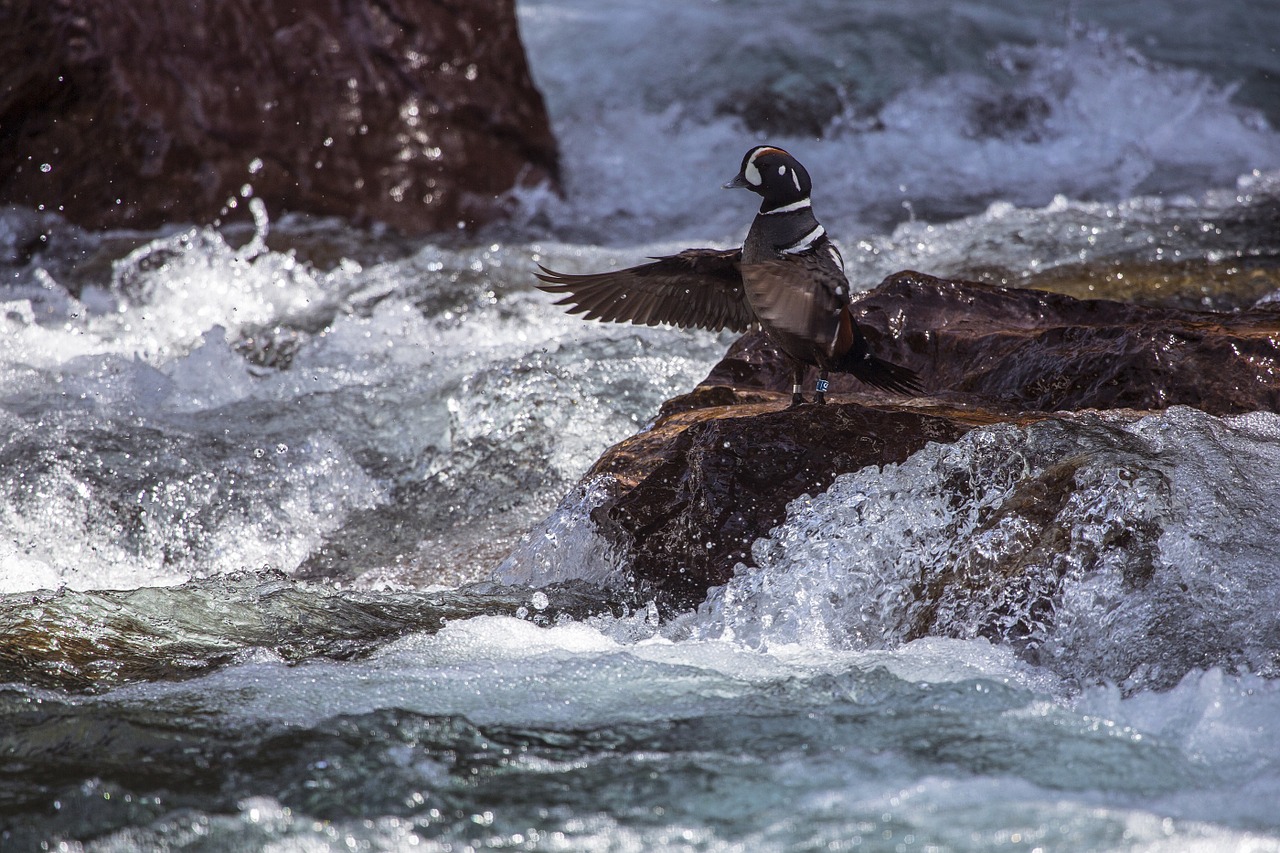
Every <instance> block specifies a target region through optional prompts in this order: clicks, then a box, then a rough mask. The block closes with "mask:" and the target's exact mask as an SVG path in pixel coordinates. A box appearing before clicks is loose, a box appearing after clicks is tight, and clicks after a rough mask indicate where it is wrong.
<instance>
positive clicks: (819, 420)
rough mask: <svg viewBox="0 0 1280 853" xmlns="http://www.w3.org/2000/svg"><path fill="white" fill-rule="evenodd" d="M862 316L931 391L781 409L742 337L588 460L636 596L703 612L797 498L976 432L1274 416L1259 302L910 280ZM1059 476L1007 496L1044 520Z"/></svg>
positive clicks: (1267, 327)
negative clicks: (1122, 417) (1142, 298)
mask: <svg viewBox="0 0 1280 853" xmlns="http://www.w3.org/2000/svg"><path fill="white" fill-rule="evenodd" d="M858 316H859V321H860V322H861V323H863V325H864V328H865V329H866V332H867V335H868V337H869V338H871V339H872V342H873V348H874V350H875V351H876V352H877V353H878V354H880V355H882V356H883V357H885V358H888V359H889V360H891V361H894V362H897V363H899V364H905V365H907V366H909V367H911V368H912V369H914V370H916V371H917V372H918V373H919V374H920V376H921V378H922V381H923V384H924V388H925V395H924V396H922V397H921V398H917V399H906V398H900V397H892V396H889V395H884V394H880V393H878V392H870V391H868V390H866V389H865V388H863V387H860V385H859V383H858V381H857V380H856V379H854V378H853V377H850V376H833V377H832V396H833V397H834V403H833V404H829V405H827V406H823V407H819V406H812V405H808V406H804V407H800V408H797V409H786V408H785V406H786V404H787V402H788V400H789V396H790V394H789V391H790V377H789V373H788V370H787V367H786V365H785V364H784V362H783V360H782V359H781V358H780V357H779V356H778V354H777V352H776V351H775V349H774V348H773V347H772V346H771V345H770V344H769V342H768V341H767V340H766V339H765V338H764V337H763V336H762V335H759V334H754V333H753V334H748V335H745V336H743V337H742V338H741V339H739V340H738V341H737V342H736V343H735V344H734V345H733V346H732V347H731V349H730V350H729V352H728V353H727V354H726V355H725V358H724V359H723V360H722V361H721V362H720V363H719V364H717V365H716V366H715V367H714V368H713V369H712V371H711V373H710V375H709V376H708V378H707V379H706V381H705V382H704V383H703V384H702V385H701V386H699V387H698V388H697V389H696V390H695V391H693V392H692V393H690V394H686V395H683V396H681V397H677V398H675V399H673V400H670V401H668V402H667V404H666V405H664V407H663V409H662V412H661V413H660V415H659V417H658V419H657V421H656V422H655V424H654V425H653V427H652V428H651V429H649V430H647V431H645V432H642V433H640V434H638V435H636V436H633V437H632V438H630V439H627V440H626V441H623V442H621V443H620V444H618V445H617V446H615V447H614V448H612V449H610V450H609V451H608V452H607V453H606V454H605V455H604V456H603V457H602V458H601V459H600V460H599V461H598V462H597V463H596V465H595V466H594V467H593V469H592V470H591V472H589V474H588V475H587V477H588V479H596V478H599V477H601V476H602V475H604V476H607V477H609V478H611V482H612V484H613V485H612V489H611V494H610V496H609V497H608V498H607V499H606V500H605V501H604V502H603V503H602V504H601V505H599V506H598V507H596V508H595V509H594V510H593V512H592V519H593V521H594V522H595V524H596V526H597V528H598V530H599V531H600V533H601V534H602V535H603V536H604V538H605V539H606V540H607V541H608V542H609V543H610V545H611V546H612V547H615V548H617V549H618V550H620V551H622V552H624V553H626V554H627V555H628V558H629V561H630V562H629V566H630V568H629V571H630V574H631V578H632V580H633V581H634V583H635V586H636V591H637V593H639V595H640V596H642V597H656V598H657V600H659V601H660V602H661V603H664V604H667V605H671V606H674V607H677V608H683V607H689V606H694V605H696V604H697V603H698V602H700V601H701V600H702V599H703V598H704V597H705V594H706V592H707V589H708V588H709V587H712V586H716V585H719V584H723V583H724V582H726V581H727V580H728V578H730V577H731V576H732V574H733V572H734V567H735V566H736V565H737V564H739V563H742V564H745V565H747V566H750V565H752V555H751V545H752V543H753V542H754V541H755V540H756V539H758V538H759V537H762V536H765V535H766V534H768V532H769V530H770V529H771V528H773V527H774V526H775V525H777V524H778V523H779V522H781V521H782V520H783V519H784V518H785V515H786V506H787V504H788V503H789V502H790V501H793V500H795V499H796V498H799V497H800V496H802V495H805V494H817V493H818V492H820V491H822V490H824V489H826V488H827V487H828V486H829V485H830V484H831V482H832V481H833V480H834V479H835V478H836V477H837V476H839V475H841V474H844V473H848V472H852V471H856V470H859V469H861V468H864V467H867V466H871V465H878V466H882V465H885V464H888V463H897V462H901V461H903V460H904V459H906V458H907V457H908V456H910V455H911V454H912V453H915V452H916V451H918V450H920V449H921V448H922V447H924V446H925V444H926V443H928V442H931V441H932V442H942V443H949V442H952V441H955V440H956V439H957V438H959V437H960V436H961V435H964V434H965V433H966V432H968V431H969V430H971V429H973V428H974V427H976V426H981V425H986V424H992V423H998V422H1014V423H1029V422H1032V421H1037V420H1041V419H1044V418H1046V417H1050V413H1058V416H1066V417H1070V415H1065V414H1064V413H1068V412H1076V411H1081V410H1108V409H1125V410H1154V409H1163V408H1166V407H1169V406H1173V405H1187V406H1192V407H1195V408H1198V409H1201V410H1203V411H1206V412H1208V413H1210V414H1217V415H1228V414H1235V413H1241V412H1248V411H1280V370H1278V368H1280V311H1275V310H1271V309H1269V308H1267V307H1265V306H1263V307H1259V308H1256V309H1251V310H1246V311H1240V312H1235V313H1229V314H1228V313H1210V312H1198V311H1189V310H1182V309H1176V308H1162V307H1144V306H1138V305H1132V304H1126V303H1120V302H1111V301H1105V300H1079V299H1074V298H1072V297H1070V296H1064V295H1059V294H1053V293H1047V292H1043V291H1036V290H1024V289H1016V288H1003V287H996V286H992V285H985V284H978V283H973V282H963V281H948V280H943V279H937V278H933V277H931V276H927V275H923V274H920V273H914V272H904V273H899V274H896V275H894V276H891V277H890V278H889V279H887V280H886V281H885V282H884V283H883V284H882V285H881V286H880V287H878V288H877V289H876V290H874V291H872V292H871V293H870V294H868V295H867V296H866V297H865V298H864V299H863V300H862V301H861V302H860V303H859V304H858ZM810 381H812V377H811V379H810ZM1059 473H1061V476H1053V477H1047V478H1042V481H1037V482H1036V483H1033V484H1030V485H1028V486H1027V487H1026V488H1025V489H1023V490H1022V491H1021V492H1019V493H1018V494H1017V495H1016V496H1015V497H1016V498H1017V501H1020V502H1021V503H1019V504H1018V505H1019V506H1020V507H1022V508H1023V509H1025V510H1026V512H1024V513H1023V514H1026V515H1029V517H1030V516H1036V514H1037V513H1040V514H1045V513H1048V514H1049V515H1052V514H1053V508H1054V507H1055V506H1058V505H1059V504H1061V503H1063V502H1064V501H1066V500H1068V499H1069V497H1070V495H1071V493H1072V491H1073V489H1074V488H1075V486H1074V485H1073V482H1074V481H1073V480H1072V476H1071V470H1070V467H1069V466H1068V467H1067V468H1064V469H1063V470H1062V472H1059ZM1024 505H1025V506H1024ZM1002 571H1004V569H1002ZM1007 572H1008V573H1016V572H1017V566H1016V565H1014V566H1009V567H1007ZM957 577H958V575H957ZM934 586H935V587H937V588H934V589H923V588H922V590H921V593H922V595H923V596H924V597H925V598H930V597H932V598H934V599H937V600H938V601H937V602H935V604H938V603H940V602H941V601H942V599H943V598H944V597H945V596H946V595H952V594H954V591H953V590H948V589H946V588H945V587H946V586H947V585H946V584H941V585H938V584H935V585H934ZM922 618H923V617H922ZM924 622H926V623H927V622H929V619H928V618H924ZM921 630H922V631H924V632H926V633H927V630H928V629H927V628H921Z"/></svg>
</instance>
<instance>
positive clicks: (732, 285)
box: [538, 249, 758, 332]
mask: <svg viewBox="0 0 1280 853" xmlns="http://www.w3.org/2000/svg"><path fill="white" fill-rule="evenodd" d="M741 262H742V250H741V249H685V250H684V251H683V252H681V253H679V254H678V255H669V256H667V257H664V258H655V259H654V261H653V263H649V264H642V265H641V266H638V267H630V268H628V269H623V270H614V271H612V272H602V273H590V274H587V275H570V274H567V273H558V272H554V271H553V270H549V269H547V268H546V267H543V266H541V265H539V269H541V270H542V272H541V273H540V274H539V275H538V278H540V279H541V280H542V281H543V282H544V283H543V284H539V285H538V287H539V288H541V289H542V290H545V291H547V292H549V293H564V294H567V295H566V296H565V297H564V298H563V299H560V300H559V301H557V302H556V304H557V305H567V306H569V308H568V311H569V313H570V314H581V315H583V318H584V319H587V320H606V321H610V322H614V323H637V324H639V325H643V326H656V325H659V324H661V323H665V324H668V325H671V326H679V327H680V328H682V329H688V328H699V329H710V330H712V331H720V330H721V329H731V330H733V331H735V332H745V331H746V330H747V329H751V328H756V327H757V325H758V323H757V321H756V316H755V314H754V313H753V312H752V310H751V306H750V305H748V304H747V300H746V295H745V293H744V292H743V287H742V272H741V269H740V264H741Z"/></svg>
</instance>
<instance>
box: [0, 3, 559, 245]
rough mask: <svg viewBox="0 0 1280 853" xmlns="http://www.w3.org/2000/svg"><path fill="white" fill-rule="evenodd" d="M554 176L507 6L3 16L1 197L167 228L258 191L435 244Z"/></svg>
mask: <svg viewBox="0 0 1280 853" xmlns="http://www.w3.org/2000/svg"><path fill="white" fill-rule="evenodd" d="M556 169H557V165H556V148H555V142H554V139H553V137H552V135H551V130H550V125H549V123H548V120H547V116H546V112H545V108H544V105H543V102H542V98H541V96H540V95H539V93H538V92H537V90H536V89H535V88H534V85H533V82H532V80H531V78H530V75H529V71H528V67H527V63H526V60H525V54H524V49H523V47H522V45H521V44H520V41H519V35H518V31H517V28H516V19H515V10H514V4H513V3H511V2H509V0H482V2H476V3H465V4H439V3H411V2H407V0H378V2H374V0H357V2H354V3H341V4H337V3H319V4H303V5H299V4H296V3H290V2H284V0H267V2H262V3H249V2H244V0H232V2H225V3H210V2H195V3H183V4H181V5H179V6H175V5H174V4H171V3H164V2H160V0H143V2H133V3H125V4H112V3H94V2H89V0H54V2H50V0H15V2H10V3H6V4H4V5H3V6H2V7H0V202H7V203H14V204H19V205H23V206H27V207H32V208H38V209H42V210H46V211H58V212H61V213H62V214H63V215H65V216H66V217H67V218H68V219H69V220H71V221H72V222H74V223H77V224H80V225H83V226H86V227H91V228H105V227H120V226H130V227H152V226H156V225H159V224H162V223H166V222H173V221H183V220H188V221H189V220H197V221H207V220H210V219H213V218H216V217H218V216H219V215H220V212H221V211H222V210H223V209H224V207H225V206H226V205H227V202H228V200H229V199H239V198H240V197H241V195H242V190H241V188H242V187H243V186H245V185H251V186H252V192H253V194H255V195H256V196H257V197H259V198H262V199H264V200H265V202H266V204H267V206H268V209H269V210H270V211H271V212H272V213H273V214H274V213H277V212H281V211H299V212H306V213H311V214H319V215H337V216H342V217H345V218H347V219H350V220H355V221H358V222H359V221H378V222H383V223H387V224H390V225H392V226H394V227H396V228H398V229H400V230H403V231H406V232H414V233H421V232H427V231H437V230H456V229H457V228H458V227H459V225H460V224H462V225H465V226H468V227H470V226H475V225H477V224H480V223H484V222H486V221H489V220H492V219H494V218H495V217H497V216H500V215H501V214H502V213H503V210H504V202H503V194H504V193H506V192H507V191H508V190H510V189H511V188H512V187H513V186H516V185H517V184H523V185H528V184H532V183H536V182H538V181H542V180H547V179H554V176H555V175H556Z"/></svg>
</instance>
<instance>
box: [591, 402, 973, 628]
mask: <svg viewBox="0 0 1280 853" xmlns="http://www.w3.org/2000/svg"><path fill="white" fill-rule="evenodd" d="M733 393H734V392H733V391H732V390H731V389H728V388H724V387H720V388H714V389H712V388H706V387H703V388H699V389H698V391H696V392H695V393H694V394H693V395H688V396H690V397H695V398H697V397H703V398H707V397H710V398H713V399H714V400H715V402H714V403H713V405H711V406H710V407H708V408H696V409H686V410H684V411H678V412H677V413H674V414H671V415H667V416H664V417H662V418H660V419H659V421H658V422H657V423H656V424H655V425H654V427H653V428H652V429H650V430H647V431H646V432H643V433H640V434H638V435H636V436H634V437H632V438H630V439H627V440H626V441H623V442H622V443H620V444H618V445H617V446H616V447H614V448H612V449H611V450H610V451H608V452H607V453H606V454H605V455H604V456H603V457H601V459H600V460H599V461H598V462H597V463H596V465H595V467H594V468H593V469H592V470H591V472H590V473H589V474H588V477H594V476H598V475H601V474H608V475H610V476H611V477H613V478H614V481H615V489H616V490H615V494H614V495H613V497H611V498H610V499H608V500H606V501H605V502H604V503H603V504H602V505H601V506H599V507H598V508H596V510H594V511H593V513H592V519H593V520H594V521H595V523H596V526H597V528H598V529H599V530H600V532H601V533H602V534H603V535H604V536H605V537H606V538H607V539H609V540H610V541H612V542H614V543H615V544H618V545H620V546H622V548H623V549H624V550H625V551H626V552H627V553H628V554H629V556H630V558H631V566H630V571H631V575H632V577H633V578H634V580H635V583H636V587H637V592H639V593H640V595H641V596H642V597H655V598H656V599H657V600H658V601H659V602H661V603H664V604H668V605H672V606H675V607H688V606H692V605H695V604H697V603H698V602H700V601H701V600H702V599H703V598H704V597H705V595H706V591H707V589H708V587H711V586H715V585H717V584H722V583H724V582H726V581H727V580H728V579H729V577H730V576H731V575H732V573H733V568H734V566H735V564H737V563H738V562H743V563H747V564H750V563H751V543H752V542H754V541H755V540H756V539H757V538H759V537H760V536H763V535H764V534H766V533H768V531H769V530H770V529H771V528H773V527H774V526H775V525H777V524H778V523H779V522H781V521H782V520H783V519H784V518H785V517H786V507H787V504H788V503H789V502H790V501H792V500H794V499H796V498H798V497H800V496H801V495H804V494H816V493H818V492H820V491H822V490H824V489H826V488H827V487H828V486H829V485H830V484H831V481H832V480H834V479H835V478H836V477H837V476H839V475H840V474H844V473H847V472H850V471H857V470H859V469H861V468H865V467H866V466H868V465H884V464H886V463H890V462H901V461H903V460H904V459H906V458H907V457H908V456H910V455H911V454H912V453H914V452H915V451H917V450H919V449H920V448H921V447H923V446H924V445H925V443H926V442H929V441H954V440H955V439H956V438H958V437H959V436H960V435H962V434H964V433H965V432H967V431H968V430H969V429H971V428H972V427H973V426H976V425H978V424H981V423H989V422H990V418H989V417H987V416H986V415H984V414H983V413H981V412H970V411H962V410H958V409H947V408H942V407H935V408H929V409H925V408H922V409H920V410H918V411H913V410H909V409H907V408H906V407H898V408H894V407H888V406H875V405H864V404H862V403H855V402H847V403H840V404H835V405H828V406H823V407H817V406H811V407H805V408H801V409H786V408H785V406H786V405H787V403H788V402H789V400H790V395H789V394H785V395H784V394H773V393H767V394H766V393H755V394H749V395H745V396H744V397H742V398H739V400H740V401H739V402H736V403H734V404H730V405H725V404H724V402H725V400H726V399H727V398H728V397H729V396H730V395H732V394H733ZM684 399H685V398H677V400H684ZM741 400H751V401H752V402H741ZM686 402H687V400H686ZM677 408H679V407H678V406H677Z"/></svg>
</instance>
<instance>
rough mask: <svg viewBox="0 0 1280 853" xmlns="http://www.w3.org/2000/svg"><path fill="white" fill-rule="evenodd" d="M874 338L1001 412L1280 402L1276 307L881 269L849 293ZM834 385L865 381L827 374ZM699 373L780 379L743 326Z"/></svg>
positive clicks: (1266, 407)
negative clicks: (1220, 308)
mask: <svg viewBox="0 0 1280 853" xmlns="http://www.w3.org/2000/svg"><path fill="white" fill-rule="evenodd" d="M855 316H856V317H857V318H858V321H859V323H861V324H862V325H863V327H864V329H865V330H866V332H867V337H868V338H870V339H871V341H872V344H873V351H874V352H876V354H877V355H880V356H881V357H883V358H887V359H889V360H890V361H893V362H896V363H898V364H903V365H905V366H907V367H910V368H911V369H913V370H915V371H916V372H917V373H919V374H920V377H921V380H922V382H923V383H924V388H925V392H926V393H927V394H928V395H930V396H932V397H934V398H935V399H944V400H948V401H951V402H954V403H963V404H966V405H980V406H983V407H989V408H997V409H1003V410H1007V411H1010V412H1025V411H1042V412H1045V411H1061V410H1077V409H1088V408H1092V409H1114V408H1131V409H1162V408H1165V407H1168V406H1173V405H1187V406H1194V407H1196V408H1198V409H1202V410H1204V411H1206V412H1209V413H1210V414H1218V415H1221V414H1235V413H1240V412H1252V411H1259V410H1263V411H1277V410H1280V311H1276V310H1273V309H1252V310H1247V311H1241V312H1237V313H1230V314H1227V313H1213V312H1207V311H1188V310H1182V309H1177V308H1160V307H1147V306H1141V305H1132V304H1128V303H1123V302H1112V301H1108V300H1102V299H1093V300H1082V299H1074V298H1072V297H1070V296H1064V295H1061V294H1056V293H1048V292H1045V291H1039V290H1026V289H1021V288H1005V287H996V286H994V285H988V284H978V283H976V282H963V281H948V280H945V279H938V278H934V277H932V276H928V275H924V274H922V273H916V272H902V273H897V274H895V275H893V276H890V277H889V278H888V279H886V280H885V281H884V283H882V284H881V285H880V286H879V287H878V288H876V289H875V290H874V291H871V293H869V294H868V295H867V296H866V297H865V298H864V299H862V300H861V301H860V302H859V303H858V304H857V306H856V313H855ZM832 380H833V381H832V389H833V391H834V392H836V393H840V392H846V393H847V392H852V391H858V392H861V391H865V390H866V389H865V386H861V384H860V383H859V382H858V380H856V379H854V378H853V377H850V376H839V377H832ZM706 382H707V384H712V385H715V384H725V385H732V386H734V387H737V388H739V389H768V390H774V391H783V390H786V389H788V388H789V387H790V379H789V378H788V377H787V374H786V371H785V369H783V367H782V365H781V363H780V361H779V360H778V359H777V358H776V354H775V353H774V351H773V348H772V347H771V345H770V344H769V343H768V341H767V340H765V339H763V337H762V336H760V335H754V336H750V335H749V336H744V338H743V339H741V340H740V341H738V342H737V343H736V344H735V345H734V346H733V348H732V349H731V350H730V352H729V353H728V354H727V355H726V356H725V359H724V360H723V361H722V362H721V363H720V364H718V365H716V367H715V368H714V369H713V370H712V372H711V375H710V376H709V377H708V378H707V380H706Z"/></svg>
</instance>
